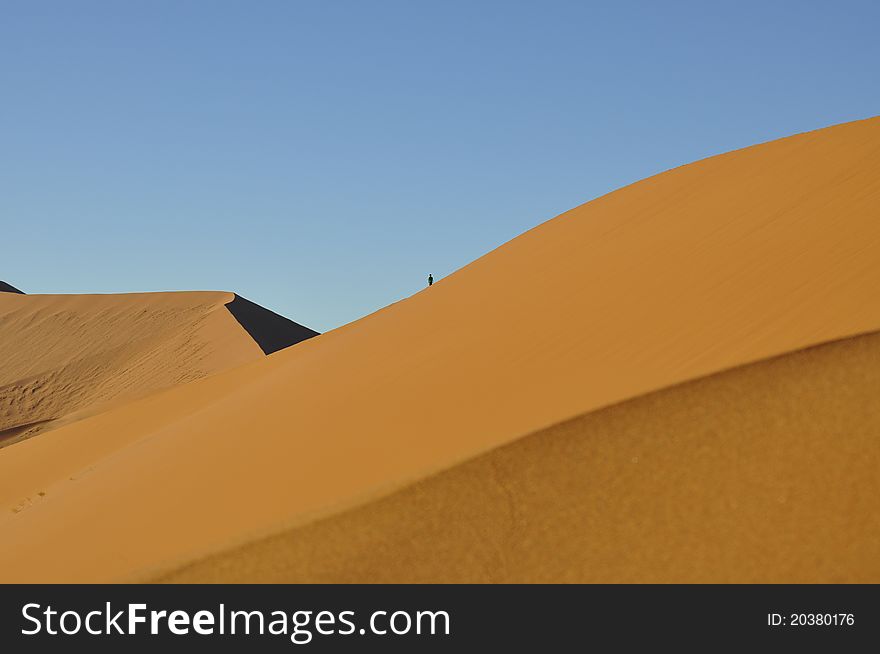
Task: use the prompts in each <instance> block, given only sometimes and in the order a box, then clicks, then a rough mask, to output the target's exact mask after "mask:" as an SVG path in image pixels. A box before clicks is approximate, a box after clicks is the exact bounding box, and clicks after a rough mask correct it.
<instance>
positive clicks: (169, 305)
mask: <svg viewBox="0 0 880 654" xmlns="http://www.w3.org/2000/svg"><path fill="white" fill-rule="evenodd" d="M237 303H247V304H248V305H249V306H251V307H253V309H252V311H251V313H252V314H253V315H255V316H257V317H258V320H259V322H260V324H257V325H256V327H257V328H256V329H251V323H253V322H254V320H243V321H238V322H237V321H236V319H235V318H234V316H233V315H232V314H231V312H230V311H228V310H227V307H228V305H231V304H237ZM265 316H268V317H269V318H265ZM270 319H271V320H275V321H280V322H282V323H283V324H281V325H279V326H278V327H277V328H274V329H270V330H267V329H265V325H264V324H263V323H264V322H265V321H266V320H270ZM239 322H241V324H239ZM291 326H292V327H291ZM296 329H299V330H306V328H304V327H301V326H300V325H296V323H293V322H291V321H289V320H287V319H286V318H282V317H281V316H277V315H276V314H273V313H272V312H270V311H267V310H266V309H263V308H262V307H258V306H257V305H254V304H253V303H249V302H248V301H247V300H244V299H243V298H239V297H238V296H235V295H233V294H231V293H218V292H191V293H137V294H125V295H77V296H64V295H18V294H2V295H0V362H2V364H0V447H2V446H4V445H10V444H12V443H15V442H18V441H20V440H23V439H24V438H27V437H29V436H33V435H35V434H36V433H39V432H41V431H44V430H46V429H48V428H51V427H57V426H59V425H60V424H64V423H65V422H69V421H71V420H73V419H77V418H82V417H83V416H85V415H88V414H90V413H95V412H97V411H100V410H101V409H103V408H106V407H107V406H108V405H109V404H111V403H114V404H119V403H123V402H125V401H129V400H132V399H134V398H138V397H142V396H145V395H148V394H150V393H152V392H155V391H157V390H160V389H164V388H169V387H171V386H175V385H178V384H182V383H185V382H189V381H192V380H194V379H200V378H202V377H205V376H206V375H208V374H211V373H214V372H217V371H219V370H223V369H226V368H230V367H233V366H237V365H240V364H242V363H246V362H248V361H253V360H255V359H259V358H261V357H262V351H261V348H260V343H259V342H258V341H257V339H258V338H260V336H261V335H262V333H263V332H266V331H270V332H272V333H276V332H278V333H281V334H282V335H288V336H290V335H291V334H293V336H299V334H298V332H297V333H295V334H294V333H293V331H294V330H296ZM249 331H250V332H253V333H252V334H250V333H249ZM306 331H308V332H311V330H306ZM311 335H314V332H311V334H305V333H304V334H303V335H302V336H303V337H308V336H311Z"/></svg>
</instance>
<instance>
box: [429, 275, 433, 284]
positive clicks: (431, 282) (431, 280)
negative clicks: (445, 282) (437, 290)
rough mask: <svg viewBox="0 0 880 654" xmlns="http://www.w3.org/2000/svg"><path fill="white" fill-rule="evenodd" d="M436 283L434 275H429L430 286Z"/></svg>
mask: <svg viewBox="0 0 880 654" xmlns="http://www.w3.org/2000/svg"><path fill="white" fill-rule="evenodd" d="M433 283H434V275H428V286H431V285H432V284H433Z"/></svg>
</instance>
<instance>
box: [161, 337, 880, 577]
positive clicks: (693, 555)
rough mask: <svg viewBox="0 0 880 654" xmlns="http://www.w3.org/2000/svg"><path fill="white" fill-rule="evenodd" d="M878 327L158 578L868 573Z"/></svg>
mask: <svg viewBox="0 0 880 654" xmlns="http://www.w3.org/2000/svg"><path fill="white" fill-rule="evenodd" d="M878 397H880V334H872V335H870V336H862V337H854V338H851V339H846V340H843V341H838V342H835V343H832V344H827V345H821V346H817V347H815V348H812V349H809V350H805V351H802V352H798V353H795V354H789V355H783V356H782V357H779V358H776V359H771V360H769V361H765V362H760V363H755V364H752V365H749V366H745V367H742V368H737V369H735V370H732V371H728V372H723V373H718V374H717V375H714V376H711V377H708V378H706V379H701V380H697V381H693V382H689V383H686V384H683V385H680V386H676V387H673V388H670V389H666V390H663V391H658V392H656V393H653V394H650V395H647V396H644V397H640V398H637V399H633V400H629V401H627V402H624V403H622V404H619V405H615V406H613V407H609V408H606V409H602V410H600V411H596V412H593V413H588V414H586V415H584V416H581V417H579V418H575V419H574V420H571V421H567V422H565V423H562V424H560V425H555V426H553V427H550V428H549V429H546V430H542V431H540V432H537V433H535V434H532V435H530V436H528V437H526V438H523V439H521V440H518V441H515V442H514V443H512V444H510V445H507V446H504V447H502V448H500V449H497V450H494V451H492V452H490V453H488V454H485V455H483V456H481V457H478V458H476V459H474V460H472V461H469V462H467V463H464V464H462V465H460V466H456V467H454V468H452V469H451V470H448V471H446V472H443V473H440V474H439V475H436V476H433V477H430V478H428V479H426V480H424V481H421V482H418V483H416V484H414V485H412V486H408V487H407V488H405V489H404V490H401V491H399V492H397V493H394V494H393V495H391V496H389V497H387V498H384V499H381V500H379V501H377V502H372V503H368V504H366V505H364V506H362V507H359V508H357V509H354V510H351V511H347V512H344V513H342V514H340V515H337V516H334V517H332V518H329V519H327V520H322V521H319V522H317V523H313V524H310V525H306V526H303V527H300V528H298V529H292V530H290V531H288V532H286V533H284V534H282V535H278V536H274V537H271V538H268V539H266V540H263V541H259V542H257V543H253V544H250V545H246V546H244V547H241V548H238V549H235V550H232V551H230V552H226V553H223V554H220V555H217V556H214V557H209V558H208V559H206V560H204V561H201V562H199V563H196V564H194V565H192V566H190V567H185V568H183V569H181V570H178V571H176V573H174V574H170V575H168V576H167V577H165V578H164V580H165V581H172V582H213V581H224V582H251V583H253V582H288V583H302V582H308V583H346V582H362V583H376V582H385V583H391V582H398V583H399V582H407V583H410V582H412V583H447V582H462V583H467V582H492V583H498V582H503V583H530V582H545V583H546V582H600V583H619V582H655V583H669V582H693V583H704V582H716V583H718V582H721V583H723V582H756V583H762V582H763V583H767V582H777V583H809V582H813V583H815V582H825V583H852V582H868V581H869V582H873V583H877V582H878V581H880V538H878V535H880V512H878V511H877V508H878V507H877V504H878V500H877V498H878V497H880V475H878V474H877V470H878V469H880V403H878V402H877V398H878Z"/></svg>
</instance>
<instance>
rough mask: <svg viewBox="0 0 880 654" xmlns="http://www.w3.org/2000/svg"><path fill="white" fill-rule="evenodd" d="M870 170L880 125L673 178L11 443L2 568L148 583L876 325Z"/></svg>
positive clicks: (638, 187) (879, 154) (3, 489)
mask: <svg viewBox="0 0 880 654" xmlns="http://www.w3.org/2000/svg"><path fill="white" fill-rule="evenodd" d="M878 180H880V120H878V119H871V120H867V121H861V122H857V123H850V124H846V125H842V126H838V127H834V128H830V129H826V130H820V131H817V132H811V133H808V134H803V135H799V136H795V137H791V138H788V139H783V140H780V141H776V142H773V143H769V144H765V145H761V146H756V147H752V148H747V149H745V150H740V151H737V152H733V153H729V154H726V155H722V156H719V157H714V158H711V159H707V160H704V161H701V162H698V163H695V164H692V165H689V166H684V167H682V168H678V169H675V170H672V171H669V172H667V173H664V174H662V175H658V176H656V177H653V178H650V179H647V180H644V181H642V182H639V183H637V184H634V185H632V186H629V187H627V188H624V189H621V190H620V191H617V192H615V193H612V194H609V195H607V196H604V197H602V198H599V199H597V200H595V201H593V202H590V203H588V204H586V205H583V206H581V207H578V208H577V209H574V210H572V211H570V212H568V213H566V214H563V215H562V216H560V217H558V218H556V219H554V220H552V221H549V222H547V223H544V224H543V225H541V226H539V227H538V228H536V229H534V230H531V231H530V232H528V233H526V234H524V235H522V236H520V237H519V238H517V239H514V240H513V241H511V242H509V243H507V244H505V245H504V246H502V247H500V248H499V249H497V250H495V251H493V252H492V253H490V254H488V255H486V256H484V257H482V258H481V259H478V260H477V261H475V262H474V263H472V264H471V265H469V266H467V267H465V268H464V269H462V270H461V271H459V272H458V273H456V274H455V275H452V276H450V277H449V278H447V279H443V280H440V281H439V282H438V283H436V284H435V285H434V287H433V288H431V289H426V290H425V291H423V292H421V293H418V294H417V295H415V296H413V297H411V298H409V299H407V300H405V301H403V302H399V303H397V304H394V305H392V306H390V307H388V308H386V309H384V310H382V311H380V312H377V313H375V314H373V315H371V316H368V317H367V318H364V319H362V320H360V321H357V322H356V323H353V324H351V325H348V326H346V327H343V328H341V329H338V330H335V331H333V332H330V333H328V334H324V335H322V336H320V337H318V338H314V339H311V340H309V341H307V342H305V343H302V344H300V345H298V346H297V347H295V348H291V349H288V350H284V351H282V352H278V353H276V354H274V355H272V356H270V357H268V358H266V359H263V360H260V361H256V362H254V363H251V364H247V365H245V366H242V367H240V368H237V369H234V370H231V371H229V372H226V373H221V374H219V375H216V376H213V377H210V378H207V379H204V380H200V381H197V382H195V383H192V384H187V385H185V386H181V387H178V388H175V389H173V390H171V391H168V392H165V393H162V394H159V395H154V396H151V397H149V398H147V399H144V400H142V401H139V402H134V403H131V404H129V405H127V406H124V407H120V408H119V409H116V410H112V411H107V412H105V413H103V414H101V415H99V416H95V417H93V418H90V419H89V420H85V421H81V422H79V423H76V424H74V425H70V426H67V427H64V428H62V429H58V430H55V431H53V432H50V433H48V434H45V435H42V436H41V437H40V438H37V439H31V440H29V441H27V442H25V443H22V444H19V445H17V446H16V447H12V448H6V449H5V450H3V451H2V452H0V503H2V505H3V506H5V507H8V510H6V511H3V512H0V513H2V515H0V530H2V534H3V538H2V539H0V579H3V580H55V581H60V580H76V579H82V580H93V581H100V580H117V579H125V578H131V577H139V576H141V577H142V576H143V575H148V576H149V575H151V574H156V573H160V572H162V571H166V570H169V569H174V568H176V567H178V566H180V565H184V564H186V563H187V562H189V561H192V560H196V559H199V558H202V557H204V556H206V555H208V554H210V553H212V552H216V551H220V550H224V549H228V548H230V547H234V546H236V545H238V544H242V543H246V542H248V541H253V540H255V539H257V538H260V537H262V536H264V535H268V534H271V533H275V532H279V531H282V530H286V529H290V528H292V527H295V526H297V525H302V524H306V523H308V522H309V521H311V520H314V519H318V518H321V517H326V516H330V515H333V514H335V513H339V512H341V511H343V510H346V509H349V508H353V507H356V506H361V505H364V504H366V503H367V502H369V501H372V500H374V499H376V498H379V497H381V496H383V495H387V494H389V493H391V492H393V491H394V490H397V489H399V488H402V487H404V486H406V485H407V484H411V483H413V482H416V481H418V480H420V479H424V478H425V477H427V476H428V475H430V474H432V473H435V472H438V471H440V470H443V469H447V468H450V467H452V466H454V465H456V464H459V463H462V462H465V461H467V460H469V459H472V458H474V457H476V456H479V455H480V454H483V453H485V452H487V451H488V450H490V449H491V448H495V447H499V446H503V445H506V444H508V443H511V442H513V441H514V440H516V439H518V438H521V437H523V436H526V435H527V434H532V433H535V432H537V431H539V430H542V429H545V428H547V427H549V426H550V425H554V424H557V423H560V422H562V421H565V420H568V419H571V418H574V417H576V416H580V415H583V414H586V413H588V412H590V411H594V410H596V409H600V408H602V407H605V406H608V405H611V404H614V403H618V402H622V401H624V400H627V399H629V398H633V397H636V396H639V395H642V394H645V393H648V392H651V391H655V390H657V389H661V388H665V387H669V386H671V385H674V384H677V383H680V382H683V381H686V380H689V379H695V378H698V377H703V376H706V375H710V374H712V373H716V372H718V371H721V370H725V369H728V368H731V367H733V366H737V365H740V364H744V363H748V362H753V361H758V360H761V359H765V358H767V357H771V356H775V355H779V354H782V353H786V352H792V351H795V350H798V349H800V348H804V347H807V346H810V345H814V344H818V343H823V342H827V341H831V340H834V339H838V338H841V337H845V336H849V335H854V334H859V333H864V332H869V331H873V330H876V329H880V302H877V296H878V288H880V256H878V252H880V221H878V220H877V218H876V217H877V209H878V206H880V182H878ZM748 424H751V423H748ZM658 438H660V439H662V438H663V437H662V435H658ZM73 443H75V444H76V445H75V446H74V445H73ZM670 447H672V448H673V449H672V452H673V453H672V454H670V457H673V458H674V456H675V455H674V446H670ZM681 456H682V457H684V456H685V454H684V453H681ZM818 464H819V465H821V461H819V462H818ZM596 465H600V466H601V462H598V461H597V462H596ZM608 465H609V466H611V464H610V463H608ZM612 469H613V467H608V468H602V470H603V471H605V472H609V471H611V470H612ZM609 474H610V472H609ZM658 474H660V473H658ZM804 474H805V475H806V476H807V477H808V478H810V479H812V478H814V477H815V474H814V471H810V470H806V471H805V472H804ZM661 476H662V475H661ZM597 478H605V479H608V478H610V477H609V476H608V475H606V477H601V476H598V477H597ZM157 479H161V480H162V483H161V484H157V483H156V480H157ZM670 479H674V477H671V478H670ZM668 483H673V482H672V481H671V480H670V481H669V482H668ZM607 492H608V493H609V495H608V501H609V502H612V506H613V501H614V500H613V498H614V494H613V492H612V490H611V489H609V490H608V491H607ZM37 498H38V499H37ZM854 501H855V500H854ZM854 506H855V510H856V512H855V513H853V514H851V515H855V516H856V517H855V518H853V519H863V518H864V519H867V514H865V512H864V511H865V506H864V505H863V504H859V503H858V502H856V503H855V504H854ZM869 508H871V509H872V510H873V508H874V507H869ZM16 509H17V510H16ZM669 510H675V508H674V507H671V508H670V509H669ZM626 515H627V514H626V513H625V512H623V513H621V520H623V521H625V520H626V517H625V516H626ZM693 527H694V528H695V529H696V528H697V526H696V525H694V526H693ZM620 528H621V529H623V528H624V527H620ZM377 529H378V526H377ZM743 533H744V534H745V535H744V536H743V537H744V538H748V537H750V536H748V532H747V531H744V532H743ZM172 535H173V536H172ZM342 537H345V536H342ZM62 538H63V539H64V542H65V543H66V547H65V548H64V549H63V550H61V551H59V548H57V546H56V545H55V543H57V542H58V541H59V539H62ZM664 543H665V541H658V547H659V546H661V545H662V547H666V546H667V545H666V544H664ZM792 547H797V544H796V543H794V544H792ZM551 555H552V554H548V556H551ZM13 562H14V563H13ZM318 567H320V566H318ZM416 574H417V571H416V570H414V571H413V572H412V575H413V576H415V575H416ZM644 574H645V575H646V578H647V576H648V575H649V573H648V572H645V573H644ZM400 576H401V578H404V577H405V576H406V573H405V572H403V571H402V570H401V571H400ZM548 576H549V575H548Z"/></svg>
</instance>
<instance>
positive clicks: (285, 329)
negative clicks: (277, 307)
mask: <svg viewBox="0 0 880 654" xmlns="http://www.w3.org/2000/svg"><path fill="white" fill-rule="evenodd" d="M226 308H227V309H229V313H231V314H232V315H233V317H234V318H235V319H236V320H237V321H238V324H240V325H241V326H242V327H244V330H245V331H246V332H247V333H248V334H250V336H251V338H252V339H254V341H255V342H256V344H257V345H259V346H260V349H261V350H263V352H264V353H265V354H272V353H273V352H277V351H278V350H283V349H284V348H286V347H290V346H291V345H296V344H297V343H299V342H301V341H304V340H306V339H308V338H312V336H317V335H318V332H316V331H315V330H313V329H309V328H308V327H303V326H302V325H300V324H299V323H295V322H293V321H292V320H288V319H287V318H285V317H284V316H279V315H278V314H277V313H274V312H272V311H269V310H268V309H265V308H263V307H261V306H260V305H259V304H254V303H253V302H251V301H250V300H246V299H244V298H243V297H241V296H240V295H236V296H235V299H234V300H233V301H232V302H230V303H229V304H227V305H226Z"/></svg>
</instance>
